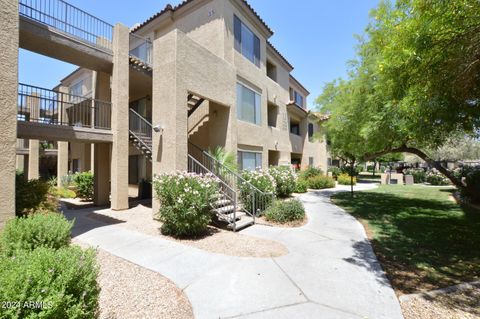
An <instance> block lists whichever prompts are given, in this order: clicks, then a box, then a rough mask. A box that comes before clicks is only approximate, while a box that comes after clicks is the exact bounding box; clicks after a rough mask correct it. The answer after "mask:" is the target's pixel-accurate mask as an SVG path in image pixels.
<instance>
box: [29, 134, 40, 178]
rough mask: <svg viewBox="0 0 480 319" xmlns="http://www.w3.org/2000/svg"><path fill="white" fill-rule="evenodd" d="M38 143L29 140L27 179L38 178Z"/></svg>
mask: <svg viewBox="0 0 480 319" xmlns="http://www.w3.org/2000/svg"><path fill="white" fill-rule="evenodd" d="M39 171H40V142H39V141H38V140H30V142H29V145H28V179H38V178H39V177H40V173H39Z"/></svg>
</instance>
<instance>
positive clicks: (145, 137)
mask: <svg viewBox="0 0 480 319" xmlns="http://www.w3.org/2000/svg"><path fill="white" fill-rule="evenodd" d="M128 122H129V124H128V129H129V130H130V133H132V134H134V135H135V137H136V138H137V139H138V140H139V141H140V142H141V143H142V144H144V146H145V147H147V148H148V149H149V150H150V151H151V148H152V145H151V142H152V124H151V123H150V122H149V121H147V120H146V119H145V118H144V117H143V116H141V115H140V114H138V113H137V112H135V110H134V109H130V115H129V117H128Z"/></svg>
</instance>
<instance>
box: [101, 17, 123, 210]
mask: <svg viewBox="0 0 480 319" xmlns="http://www.w3.org/2000/svg"><path fill="white" fill-rule="evenodd" d="M128 52H129V30H128V28H127V27H126V26H124V25H122V24H119V23H117V24H116V25H115V27H114V30H113V72H112V84H111V86H112V134H113V145H112V158H111V207H112V209H114V210H123V209H128V150H129V141H128V113H129V110H128V99H129V94H128V90H129V83H128V82H129V62H128ZM95 166H96V165H95Z"/></svg>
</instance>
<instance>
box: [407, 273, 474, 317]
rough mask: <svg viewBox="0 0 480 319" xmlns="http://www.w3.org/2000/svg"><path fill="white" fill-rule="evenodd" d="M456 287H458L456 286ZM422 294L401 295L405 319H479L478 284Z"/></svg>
mask: <svg viewBox="0 0 480 319" xmlns="http://www.w3.org/2000/svg"><path fill="white" fill-rule="evenodd" d="M456 287H458V286H456ZM456 287H454V289H447V290H446V291H445V290H442V291H435V292H430V293H424V294H414V295H403V296H401V297H400V303H401V306H402V311H403V315H404V317H405V319H441V318H448V319H474V318H475V319H477V318H480V282H477V283H475V284H469V285H460V287H461V288H458V289H457V288H456Z"/></svg>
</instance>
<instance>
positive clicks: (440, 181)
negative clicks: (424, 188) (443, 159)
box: [426, 169, 450, 186]
mask: <svg viewBox="0 0 480 319" xmlns="http://www.w3.org/2000/svg"><path fill="white" fill-rule="evenodd" d="M426 180H427V183H430V184H431V185H436V186H441V185H449V184H450V181H449V180H448V178H446V177H445V176H444V175H442V174H440V173H439V172H438V171H437V170H436V169H432V170H431V171H429V172H428V173H427V176H426Z"/></svg>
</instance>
